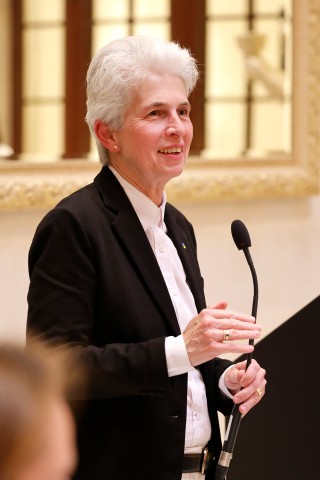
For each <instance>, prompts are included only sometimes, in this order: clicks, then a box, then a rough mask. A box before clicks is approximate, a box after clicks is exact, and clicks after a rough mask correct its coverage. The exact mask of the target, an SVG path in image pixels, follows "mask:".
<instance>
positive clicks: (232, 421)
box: [215, 220, 258, 480]
mask: <svg viewBox="0 0 320 480" xmlns="http://www.w3.org/2000/svg"><path fill="white" fill-rule="evenodd" d="M231 233H232V237H233V240H234V243H235V244H236V246H237V248H238V250H243V253H244V255H245V257H246V259H247V262H248V265H249V267H250V271H251V275H252V281H253V301H252V311H251V315H252V316H253V317H255V319H256V318H257V309H258V279H257V274H256V271H255V268H254V265H253V261H252V258H251V255H250V252H249V247H251V240H250V235H249V232H248V230H247V227H246V226H245V224H244V223H243V222H242V221H241V220H234V221H233V222H232V224H231ZM253 344H254V340H253V339H251V340H249V345H253ZM246 358H247V362H246V370H247V368H248V367H249V365H250V363H251V360H252V353H248V354H247V357H246ZM241 417H242V415H241V413H240V411H239V405H234V407H233V409H232V412H231V415H230V418H229V422H228V427H227V430H226V434H225V439H224V444H223V447H222V451H221V454H220V457H219V461H218V463H217V468H216V475H215V480H224V479H225V477H226V475H227V472H228V469H229V465H230V462H231V459H232V455H233V450H234V446H235V443H236V439H237V435H238V431H239V427H240V422H241Z"/></svg>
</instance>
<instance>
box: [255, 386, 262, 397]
mask: <svg viewBox="0 0 320 480" xmlns="http://www.w3.org/2000/svg"><path fill="white" fill-rule="evenodd" d="M256 394H257V395H258V397H259V398H261V397H262V395H263V391H262V390H261V388H257V390H256Z"/></svg>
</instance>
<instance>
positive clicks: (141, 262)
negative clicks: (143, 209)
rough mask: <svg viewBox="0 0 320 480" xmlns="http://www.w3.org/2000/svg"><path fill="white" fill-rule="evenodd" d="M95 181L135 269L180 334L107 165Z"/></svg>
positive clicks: (142, 236) (155, 268)
mask: <svg viewBox="0 0 320 480" xmlns="http://www.w3.org/2000/svg"><path fill="white" fill-rule="evenodd" d="M95 183H96V185H97V186H98V188H99V190H100V194H101V196H102V199H103V201H104V203H105V206H106V207H107V208H109V209H111V210H113V212H114V215H115V216H114V220H113V223H112V227H113V229H114V231H115V234H116V235H117V236H118V239H119V241H120V242H121V244H122V247H123V250H124V251H125V252H126V254H127V255H128V257H130V258H131V259H132V261H133V262H134V263H135V266H136V268H137V271H138V272H139V273H140V274H141V276H142V278H143V279H144V282H145V287H146V289H147V290H148V291H149V292H150V295H151V296H152V297H153V299H154V301H155V303H156V304H157V305H158V308H159V310H160V311H162V313H163V316H164V318H165V320H166V321H167V322H168V324H169V326H170V327H171V329H172V330H173V335H179V334H180V328H179V324H178V321H177V318H176V314H175V310H174V307H173V305H172V302H171V298H170V295H169V292H168V289H167V286H166V283H165V281H164V279H163V276H162V273H161V270H160V267H159V265H158V262H157V260H156V258H155V255H154V253H153V251H152V248H151V246H150V243H149V241H148V239H147V236H146V234H145V232H144V230H143V227H142V225H141V223H140V221H139V218H138V217H137V215H136V213H135V211H134V208H133V207H132V205H131V203H130V201H129V199H128V197H127V196H126V194H125V192H124V191H123V189H122V187H121V185H120V184H119V182H118V181H117V179H116V178H115V176H114V175H113V174H112V172H111V171H110V170H109V169H108V168H107V167H105V168H103V169H102V171H101V172H100V173H99V174H98V176H97V177H96V178H95Z"/></svg>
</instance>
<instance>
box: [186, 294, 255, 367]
mask: <svg viewBox="0 0 320 480" xmlns="http://www.w3.org/2000/svg"><path fill="white" fill-rule="evenodd" d="M226 307H227V303H226V302H220V303H219V304H217V305H214V306H212V307H208V308H205V309H204V310H202V311H201V312H200V313H199V314H198V315H197V316H196V317H194V318H193V319H192V320H191V321H190V322H189V324H188V325H187V328H186V329H185V331H184V332H183V334H182V335H183V338H184V342H185V345H186V349H187V353H188V356H189V360H190V363H191V365H193V366H194V367H195V366H197V365H199V364H201V363H204V362H207V361H208V360H212V359H213V358H214V357H217V356H219V355H222V354H226V353H238V354H239V355H242V354H245V353H250V352H252V351H253V349H254V347H253V346H252V345H249V344H248V343H241V341H243V340H249V339H254V340H256V339H257V338H259V336H260V332H261V327H260V325H257V324H256V323H254V322H255V319H254V318H253V317H252V316H251V315H245V314H242V313H237V312H234V311H232V310H227V308H226Z"/></svg>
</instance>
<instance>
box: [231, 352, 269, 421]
mask: <svg viewBox="0 0 320 480" xmlns="http://www.w3.org/2000/svg"><path fill="white" fill-rule="evenodd" d="M245 368H246V360H245V361H243V362H239V363H236V364H235V365H234V366H233V367H232V368H229V370H227V371H226V372H225V376H224V383H225V386H226V387H227V388H228V389H229V390H230V393H232V394H234V397H233V401H234V403H237V404H240V406H239V411H240V412H241V413H242V414H243V415H245V414H246V413H248V411H249V410H250V409H251V408H252V407H254V406H255V405H256V404H257V403H259V402H260V400H261V399H262V397H263V395H264V394H265V389H266V383H267V380H266V378H265V375H266V371H265V370H264V369H263V368H261V367H260V365H259V364H258V362H256V360H254V359H253V360H252V361H251V363H250V365H249V367H248V369H247V370H246V371H245Z"/></svg>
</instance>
